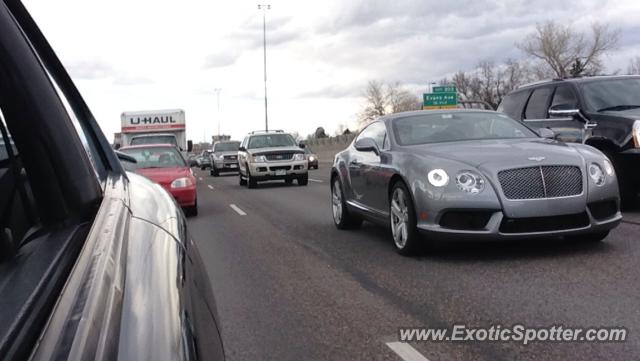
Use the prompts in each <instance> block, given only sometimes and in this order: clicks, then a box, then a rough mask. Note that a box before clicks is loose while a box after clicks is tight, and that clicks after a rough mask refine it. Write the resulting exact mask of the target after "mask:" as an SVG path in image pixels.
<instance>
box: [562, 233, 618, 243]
mask: <svg viewBox="0 0 640 361" xmlns="http://www.w3.org/2000/svg"><path fill="white" fill-rule="evenodd" d="M608 235H609V231H601V232H595V233H587V234H581V235H576V236H566V237H565V238H566V239H567V240H569V241H575V242H585V243H598V242H600V241H602V240H604V239H605V238H607V236H608Z"/></svg>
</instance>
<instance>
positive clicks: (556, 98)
mask: <svg viewBox="0 0 640 361" xmlns="http://www.w3.org/2000/svg"><path fill="white" fill-rule="evenodd" d="M555 105H567V106H571V107H575V108H577V107H578V99H577V98H576V96H575V94H574V93H573V90H571V88H570V87H569V86H559V87H557V88H556V92H555V94H553V100H552V101H551V106H552V107H553V106H555Z"/></svg>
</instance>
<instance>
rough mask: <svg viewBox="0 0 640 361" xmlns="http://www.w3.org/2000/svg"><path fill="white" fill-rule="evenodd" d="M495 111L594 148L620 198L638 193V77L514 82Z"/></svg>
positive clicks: (627, 200)
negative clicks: (611, 172) (606, 162)
mask: <svg viewBox="0 0 640 361" xmlns="http://www.w3.org/2000/svg"><path fill="white" fill-rule="evenodd" d="M498 111H502V112H504V113H506V114H507V115H509V116H510V117H512V118H514V119H516V120H520V121H522V122H523V123H524V124H526V125H527V126H528V127H530V128H532V129H538V128H549V129H551V130H553V131H554V132H555V134H556V135H555V138H556V139H558V140H561V141H564V142H578V143H585V144H588V145H591V146H593V147H595V148H598V149H599V150H601V151H602V152H603V153H605V154H606V155H607V156H608V157H609V159H611V161H612V163H613V166H614V168H615V170H616V173H617V175H618V182H619V184H620V193H621V196H622V201H623V202H624V203H626V204H628V205H633V204H634V203H636V202H637V196H638V192H640V171H638V169H640V76H596V77H584V78H571V79H555V80H549V81H542V82H537V83H534V84H529V85H525V86H522V87H520V88H519V89H517V90H515V91H513V92H512V93H510V94H508V95H507V96H506V97H505V98H504V100H503V101H502V103H501V104H500V106H499V107H498Z"/></svg>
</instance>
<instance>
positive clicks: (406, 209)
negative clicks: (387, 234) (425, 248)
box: [389, 181, 420, 256]
mask: <svg viewBox="0 0 640 361" xmlns="http://www.w3.org/2000/svg"><path fill="white" fill-rule="evenodd" d="M389 218H390V224H391V227H390V229H391V237H392V238H393V244H394V245H395V247H396V251H397V252H398V253H399V254H401V255H403V256H410V255H412V254H414V253H415V251H416V249H417V248H418V241H419V239H418V238H419V236H420V235H419V233H418V227H417V219H416V211H415V207H414V206H413V200H412V197H411V193H410V192H409V189H408V188H407V186H406V185H405V184H404V182H402V181H398V182H396V183H395V184H394V185H393V187H392V188H391V194H390V197H389Z"/></svg>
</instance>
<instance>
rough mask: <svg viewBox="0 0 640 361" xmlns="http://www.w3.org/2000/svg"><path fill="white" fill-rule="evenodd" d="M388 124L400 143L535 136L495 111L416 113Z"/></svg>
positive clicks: (413, 143) (415, 143)
mask: <svg viewBox="0 0 640 361" xmlns="http://www.w3.org/2000/svg"><path fill="white" fill-rule="evenodd" d="M392 127H393V133H394V135H395V140H396V142H397V143H398V144H400V145H418V144H429V143H441V142H455V141H464V140H485V139H511V138H525V137H530V138H536V137H538V136H537V135H536V134H535V133H533V132H532V131H531V130H530V129H529V128H527V127H525V126H524V125H522V124H521V123H520V122H518V121H516V120H513V119H511V118H509V117H508V116H506V115H504V114H500V113H495V112H486V113H484V112H483V113H476V112H465V113H437V114H424V115H416V116H410V117H405V118H398V119H394V120H393V121H392Z"/></svg>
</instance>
